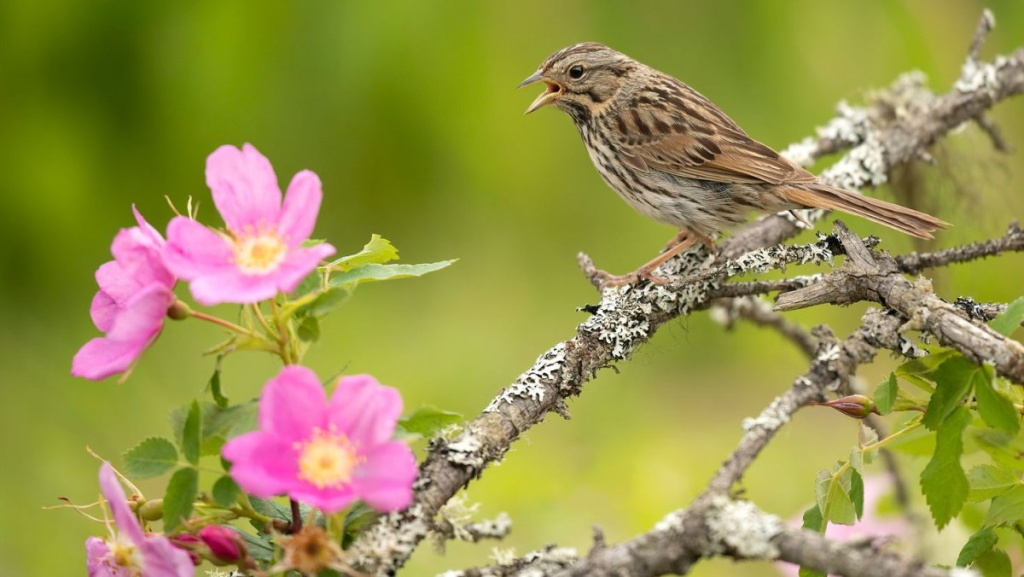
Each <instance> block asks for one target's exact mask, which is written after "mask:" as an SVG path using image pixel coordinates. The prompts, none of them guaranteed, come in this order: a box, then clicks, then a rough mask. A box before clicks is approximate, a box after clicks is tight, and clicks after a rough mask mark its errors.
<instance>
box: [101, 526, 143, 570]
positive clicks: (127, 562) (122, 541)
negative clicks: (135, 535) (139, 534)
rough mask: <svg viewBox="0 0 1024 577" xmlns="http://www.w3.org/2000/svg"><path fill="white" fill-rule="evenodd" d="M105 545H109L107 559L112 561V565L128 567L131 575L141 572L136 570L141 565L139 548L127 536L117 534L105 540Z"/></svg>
mask: <svg viewBox="0 0 1024 577" xmlns="http://www.w3.org/2000/svg"><path fill="white" fill-rule="evenodd" d="M107 546H108V547H110V553H108V557H107V559H109V560H110V561H112V562H113V564H114V566H116V567H121V568H124V569H128V570H129V574H130V575H132V576H135V575H141V574H142V573H141V572H139V571H138V569H139V568H140V566H141V563H140V558H139V550H138V548H137V547H135V544H134V543H132V542H131V541H129V540H128V538H127V537H125V536H124V535H120V534H118V535H116V536H114V538H112V539H109V540H107Z"/></svg>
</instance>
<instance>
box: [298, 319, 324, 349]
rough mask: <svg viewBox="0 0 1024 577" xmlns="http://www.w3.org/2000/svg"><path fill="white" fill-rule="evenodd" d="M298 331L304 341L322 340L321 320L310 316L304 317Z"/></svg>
mask: <svg viewBox="0 0 1024 577" xmlns="http://www.w3.org/2000/svg"><path fill="white" fill-rule="evenodd" d="M296 333H297V334H298V336H299V340H300V341H302V342H304V343H315V342H317V341H318V340H320V320H319V319H317V318H316V317H313V316H309V317H305V318H303V319H302V322H300V323H299V327H298V329H296Z"/></svg>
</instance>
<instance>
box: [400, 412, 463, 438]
mask: <svg viewBox="0 0 1024 577" xmlns="http://www.w3.org/2000/svg"><path fill="white" fill-rule="evenodd" d="M462 420H463V416H462V414H461V413H455V412H452V411H444V410H441V409H438V408H437V407H432V406H430V405H424V406H422V407H420V408H418V409H416V410H415V411H413V412H412V413H409V414H408V415H405V416H403V417H402V418H400V419H398V431H396V432H398V433H404V434H406V435H408V436H415V435H419V436H423V437H433V436H434V435H435V434H437V432H438V431H440V430H441V429H443V428H445V427H447V426H449V425H453V424H455V423H461V422H462Z"/></svg>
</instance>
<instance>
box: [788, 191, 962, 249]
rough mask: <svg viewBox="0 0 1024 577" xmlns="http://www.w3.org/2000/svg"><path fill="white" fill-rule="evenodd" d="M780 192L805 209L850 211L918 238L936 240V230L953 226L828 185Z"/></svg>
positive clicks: (923, 214)
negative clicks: (934, 234) (934, 233)
mask: <svg viewBox="0 0 1024 577" xmlns="http://www.w3.org/2000/svg"><path fill="white" fill-rule="evenodd" d="M780 192H781V194H782V196H783V197H784V198H785V199H786V200H788V201H790V202H792V203H794V204H798V205H801V206H803V207H805V208H822V209H826V210H839V211H842V212H847V213H850V214H853V215H857V216H860V217H863V218H866V219H868V220H870V221H872V222H877V223H878V224H884V225H885V226H887V227H889V228H892V229H896V230H898V231H900V232H903V233H906V234H909V235H910V236H915V237H917V238H934V237H933V236H932V231H935V230H941V229H944V228H946V227H948V226H949V223H948V222H944V221H942V220H940V219H938V218H935V217H934V216H931V215H930V214H925V213H923V212H918V211H916V210H913V209H910V208H906V207H903V206H900V205H898V204H893V203H891V202H885V201H884V200H878V199H877V198H871V197H870V196H864V195H861V194H854V193H852V192H850V191H848V190H843V189H841V188H835V187H832V186H828V185H825V184H820V183H815V184H809V185H803V186H800V187H796V186H790V187H786V188H783V189H781V191H780Z"/></svg>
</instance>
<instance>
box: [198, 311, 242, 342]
mask: <svg viewBox="0 0 1024 577" xmlns="http://www.w3.org/2000/svg"><path fill="white" fill-rule="evenodd" d="M188 316H190V317H192V318H195V319H199V320H201V321H206V322H208V323H213V324H215V325H219V326H222V327H224V328H226V329H228V330H231V331H234V332H236V333H239V334H243V335H246V336H248V337H259V336H260V335H259V334H258V333H256V332H255V331H252V330H250V329H247V328H245V327H243V326H241V325H237V324H235V323H233V322H231V321H228V320H224V319H222V318H220V317H215V316H213V315H208V314H206V313H201V312H199V311H194V310H192V309H189V311H188Z"/></svg>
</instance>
